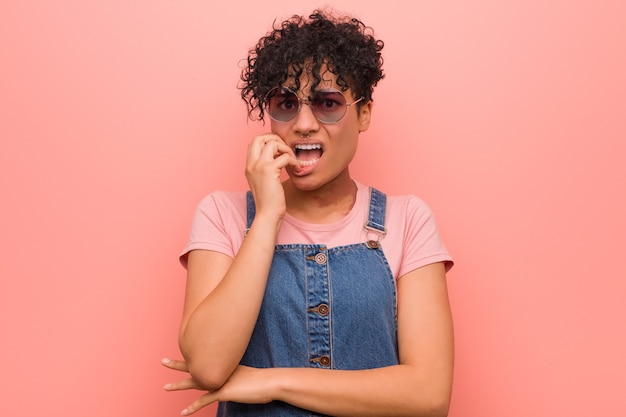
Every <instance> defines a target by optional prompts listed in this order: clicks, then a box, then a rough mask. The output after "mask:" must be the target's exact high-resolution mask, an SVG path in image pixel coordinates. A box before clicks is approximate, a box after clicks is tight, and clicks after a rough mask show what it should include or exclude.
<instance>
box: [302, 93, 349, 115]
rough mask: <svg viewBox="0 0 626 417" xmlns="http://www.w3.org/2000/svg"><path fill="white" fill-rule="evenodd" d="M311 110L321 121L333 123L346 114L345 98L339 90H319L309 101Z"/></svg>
mask: <svg viewBox="0 0 626 417" xmlns="http://www.w3.org/2000/svg"><path fill="white" fill-rule="evenodd" d="M311 111H312V112H313V114H314V115H315V117H317V119H318V120H319V121H320V122H322V123H335V122H337V121H339V120H340V119H341V118H342V117H343V116H344V114H346V99H345V97H344V96H343V94H341V93H340V92H339V91H334V90H333V91H320V92H318V93H316V94H315V97H313V100H312V101H311Z"/></svg>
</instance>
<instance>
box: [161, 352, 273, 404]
mask: <svg viewBox="0 0 626 417" xmlns="http://www.w3.org/2000/svg"><path fill="white" fill-rule="evenodd" d="M161 363H162V364H163V365H164V366H166V367H167V368H170V369H174V370H176V371H181V372H185V373H188V372H189V369H188V368H187V363H186V362H184V361H177V360H171V359H163V360H162V361H161ZM268 372H271V370H270V369H257V368H250V367H248V366H242V365H239V366H238V367H237V368H236V369H235V371H234V372H233V373H232V375H231V376H230V378H228V380H227V381H226V383H225V384H224V385H222V387H221V388H220V389H218V390H216V391H213V392H207V393H206V394H203V395H201V396H200V397H199V398H198V399H197V400H196V401H194V402H193V403H192V404H190V405H189V406H188V407H187V408H185V409H184V410H183V411H182V415H184V416H186V415H190V414H193V413H195V412H196V411H198V410H200V409H202V408H204V407H206V406H207V405H210V404H213V403H214V402H217V401H234V402H239V403H245V404H265V403H268V402H270V401H272V397H271V395H270V389H269V387H271V384H270V383H269V380H268V378H267V376H268V375H267V373H268ZM163 388H164V389H165V390H166V391H181V390H188V389H196V390H201V391H206V389H204V388H203V387H201V386H200V385H198V384H197V383H196V382H195V381H194V380H193V378H191V377H190V378H186V379H183V380H180V381H177V382H172V383H169V384H165V386H164V387H163Z"/></svg>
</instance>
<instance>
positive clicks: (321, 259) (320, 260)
mask: <svg viewBox="0 0 626 417" xmlns="http://www.w3.org/2000/svg"><path fill="white" fill-rule="evenodd" d="M327 259H328V258H327V257H326V254H325V253H318V254H317V255H315V262H317V263H318V264H319V265H324V264H325V263H326V260H327Z"/></svg>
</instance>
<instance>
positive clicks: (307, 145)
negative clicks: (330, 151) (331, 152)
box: [295, 143, 322, 151]
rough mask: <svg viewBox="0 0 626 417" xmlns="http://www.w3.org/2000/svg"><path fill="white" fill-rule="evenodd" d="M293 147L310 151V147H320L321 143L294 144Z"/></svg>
mask: <svg viewBox="0 0 626 417" xmlns="http://www.w3.org/2000/svg"><path fill="white" fill-rule="evenodd" d="M295 148H296V149H300V150H303V151H310V150H312V149H322V145H320V144H319V143H311V144H303V145H296V146H295Z"/></svg>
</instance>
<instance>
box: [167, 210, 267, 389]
mask: <svg viewBox="0 0 626 417" xmlns="http://www.w3.org/2000/svg"><path fill="white" fill-rule="evenodd" d="M278 228H279V223H276V222H271V221H265V219H263V218H260V217H257V219H256V220H255V222H254V223H253V225H252V227H251V228H250V231H249V233H248V235H247V236H246V238H245V239H244V241H243V243H242V246H241V248H240V250H239V252H238V253H237V256H236V257H235V258H234V259H233V261H232V264H231V265H230V267H229V268H228V270H227V271H226V273H225V275H224V277H223V278H222V279H221V280H220V282H219V284H218V285H217V286H216V287H215V289H213V291H211V292H210V293H209V294H208V295H207V296H206V297H205V298H204V299H203V300H202V302H200V304H199V305H198V306H197V307H196V308H195V310H193V312H191V313H190V314H189V315H188V317H187V319H186V320H184V321H183V324H182V326H181V332H180V339H179V344H180V349H181V352H182V353H183V355H184V357H185V359H186V360H187V362H188V364H189V367H190V371H191V374H192V375H193V377H194V378H196V379H197V380H198V381H199V382H201V383H202V384H204V385H206V386H207V388H217V387H219V386H221V384H222V383H223V382H224V381H225V380H226V378H227V377H228V376H229V375H230V373H231V372H232V371H233V369H235V367H236V366H237V365H238V363H239V361H240V360H241V357H242V356H243V354H244V352H245V349H246V347H247V345H248V342H249V339H250V336H251V334H252V331H253V329H254V325H255V323H256V320H257V316H258V313H259V310H260V307H261V302H262V300H263V295H264V292H265V286H266V282H267V276H268V273H269V269H270V265H271V262H272V257H273V254H274V246H275V242H276V236H277V231H278Z"/></svg>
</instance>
